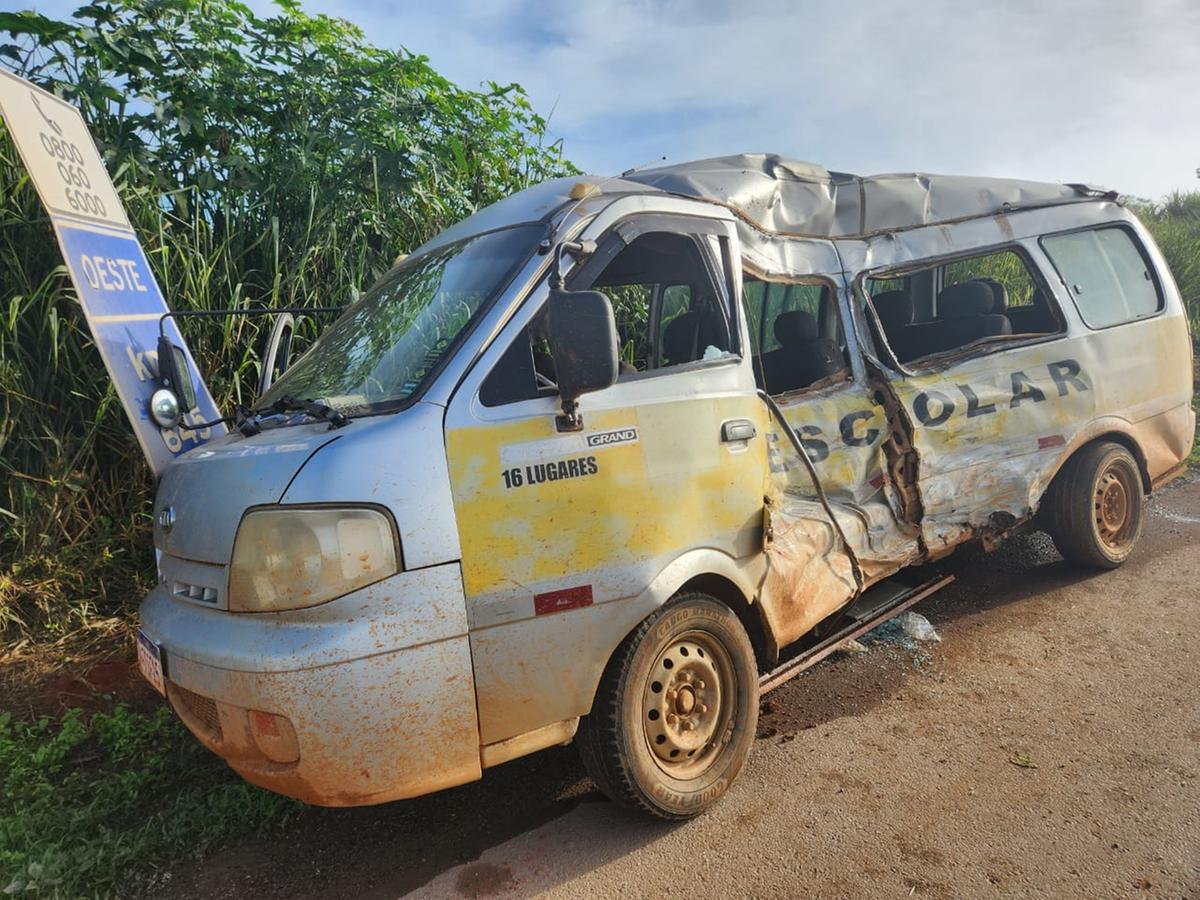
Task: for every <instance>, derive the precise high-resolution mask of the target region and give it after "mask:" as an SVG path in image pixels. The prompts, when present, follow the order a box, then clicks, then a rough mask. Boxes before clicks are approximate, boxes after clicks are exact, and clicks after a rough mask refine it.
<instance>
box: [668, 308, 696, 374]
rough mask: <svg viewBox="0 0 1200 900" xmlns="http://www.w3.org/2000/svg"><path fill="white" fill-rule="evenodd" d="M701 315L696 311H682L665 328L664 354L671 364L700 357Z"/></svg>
mask: <svg viewBox="0 0 1200 900" xmlns="http://www.w3.org/2000/svg"><path fill="white" fill-rule="evenodd" d="M699 338H700V316H698V315H697V314H696V313H694V312H685V313H680V314H679V315H677V316H676V317H675V318H673V319H672V320H671V321H670V322H668V323H667V327H666V328H665V329H663V336H662V348H663V355H664V356H665V357H666V358H667V362H668V363H670V364H671V365H675V366H677V365H679V364H680V363H686V362H692V361H694V360H696V359H698V358H699V356H698V353H699V351H701V350H703V349H704V348H703V347H699V346H698V345H699V343H700V341H699Z"/></svg>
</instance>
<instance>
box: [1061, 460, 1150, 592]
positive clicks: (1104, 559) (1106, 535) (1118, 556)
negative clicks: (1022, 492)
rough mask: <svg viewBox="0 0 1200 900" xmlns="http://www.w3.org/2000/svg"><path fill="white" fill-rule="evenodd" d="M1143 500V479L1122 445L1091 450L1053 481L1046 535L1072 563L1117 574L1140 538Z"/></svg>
mask: <svg viewBox="0 0 1200 900" xmlns="http://www.w3.org/2000/svg"><path fill="white" fill-rule="evenodd" d="M1143 499H1144V498H1143V496H1142V476H1141V472H1140V471H1139V470H1138V464H1137V461H1136V460H1135V459H1134V458H1133V456H1132V454H1130V452H1129V451H1128V450H1126V449H1125V448H1124V447H1122V446H1121V445H1120V444H1114V443H1111V442H1107V441H1104V442H1100V443H1096V444H1090V445H1088V446H1086V447H1084V448H1082V449H1081V450H1080V451H1079V452H1078V453H1077V454H1075V456H1073V457H1072V458H1071V459H1070V460H1069V461H1068V462H1067V464H1066V466H1064V468H1063V470H1062V471H1061V472H1060V473H1059V474H1058V476H1057V477H1056V478H1055V480H1054V485H1053V487H1052V489H1051V494H1050V497H1049V498H1048V501H1049V502H1048V507H1049V508H1048V510H1047V512H1048V516H1047V520H1046V530H1047V531H1049V532H1050V537H1051V538H1053V539H1054V546H1055V547H1057V548H1058V552H1059V553H1061V554H1062V555H1063V557H1064V558H1065V559H1067V560H1068V561H1070V562H1073V563H1076V564H1078V565H1081V566H1087V567H1088V568H1092V569H1115V568H1116V567H1117V566H1119V565H1121V563H1123V562H1125V560H1126V559H1127V558H1128V557H1129V554H1130V553H1132V552H1133V547H1134V544H1136V543H1137V539H1138V535H1139V534H1141V531H1142V507H1143Z"/></svg>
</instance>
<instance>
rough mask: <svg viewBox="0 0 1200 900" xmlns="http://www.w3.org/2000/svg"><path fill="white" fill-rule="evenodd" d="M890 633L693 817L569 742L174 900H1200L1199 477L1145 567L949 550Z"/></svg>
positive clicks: (309, 825)
mask: <svg viewBox="0 0 1200 900" xmlns="http://www.w3.org/2000/svg"><path fill="white" fill-rule="evenodd" d="M942 568H943V569H944V570H946V571H949V572H953V573H954V574H956V575H957V576H958V581H957V583H956V584H954V585H953V586H951V587H950V588H949V589H947V590H946V591H943V592H942V593H941V594H940V595H938V596H936V597H934V598H931V599H930V600H927V601H925V602H924V603H922V604H921V605H920V606H918V607H917V611H919V612H921V613H923V614H924V615H926V616H928V617H929V619H930V620H931V621H932V622H933V623H934V625H935V626H936V627H937V629H938V630H939V632H940V633H941V635H942V637H943V639H944V642H943V643H941V644H932V645H931V644H922V645H919V646H915V647H907V646H904V645H902V644H899V643H895V642H877V643H875V644H874V645H873V646H872V647H871V649H870V651H869V652H868V653H865V654H855V655H850V654H838V655H837V656H836V657H835V658H833V659H832V660H831V661H829V662H827V663H824V664H822V665H820V666H818V667H816V668H815V669H814V670H812V671H811V672H809V673H808V674H806V675H804V676H802V677H801V678H799V679H797V680H796V681H794V682H792V683H790V684H788V685H787V686H785V687H783V688H781V689H779V690H778V691H776V692H775V693H773V694H771V695H770V696H769V698H768V700H767V702H766V703H765V706H764V714H763V718H762V725H761V728H760V738H759V740H758V741H757V743H756V746H755V750H754V754H753V756H752V757H751V761H750V763H749V764H748V766H747V768H746V770H744V771H743V773H742V776H741V778H740V779H739V781H738V782H737V783H736V784H735V785H734V788H733V790H732V792H731V793H730V795H729V796H728V797H727V798H726V799H725V800H723V801H722V802H721V803H720V804H719V805H718V806H717V808H715V809H714V810H713V811H712V812H711V813H710V814H708V815H706V816H703V817H701V818H700V819H699V820H697V821H694V822H690V823H687V824H684V825H676V826H671V825H663V824H658V823H652V822H647V821H644V820H641V819H639V818H636V817H634V816H632V815H630V814H627V813H625V812H623V811H622V810H620V809H617V808H614V807H613V805H612V804H610V803H608V802H606V801H604V800H603V799H602V798H600V797H599V795H597V794H596V793H595V792H594V791H593V789H592V787H591V785H590V782H588V780H587V778H586V776H584V775H583V773H582V770H581V769H580V767H579V765H578V763H577V762H576V760H575V757H574V751H573V748H562V749H558V750H555V751H552V752H549V753H545V754H542V755H540V756H536V757H531V758H529V759H526V760H519V761H516V762H513V763H509V764H508V765H506V766H503V767H501V768H499V769H495V770H492V771H490V772H488V773H486V775H485V779H484V781H483V782H481V783H478V784H475V785H468V786H466V787H463V788H459V789H456V790H454V791H449V792H446V793H444V794H440V795H435V796H432V797H427V798H422V799H420V800H416V801H409V802H407V803H396V804H391V805H388V806H384V807H380V808H375V809H360V810H319V811H316V810H315V811H313V812H312V813H310V814H308V815H306V816H305V817H304V818H303V819H302V821H301V822H300V824H299V826H298V827H297V828H296V829H295V831H294V833H293V834H292V835H291V836H290V837H289V838H288V839H286V840H283V841H254V842H250V843H247V844H245V845H242V846H241V847H238V848H236V849H232V850H228V851H225V852H223V853H221V854H218V855H216V856H214V857H211V858H209V859H207V860H202V861H199V862H197V863H196V864H194V865H191V866H189V867H188V868H187V869H185V870H183V871H179V872H177V873H175V875H174V876H173V877H172V878H171V880H170V882H169V883H168V890H167V891H166V894H167V895H174V896H211V897H234V896H251V895H252V896H258V897H263V896H267V897H272V896H279V897H282V896H302V897H317V896H321V897H381V898H382V897H398V896H402V895H404V894H405V893H408V892H416V893H417V895H422V896H436V897H463V896H468V897H470V896H495V897H524V896H533V895H540V894H543V893H544V894H546V895H548V896H552V897H579V896H587V897H610V896H611V897H617V896H627V897H628V896H643V895H649V896H667V895H676V896H689V897H723V898H729V897H742V896H754V897H788V896H813V897H817V896H820V897H1081V898H1084V897H1086V898H1099V897H1142V896H1150V897H1173V898H1180V897H1187V898H1200V777H1198V772H1200V482H1197V481H1195V480H1193V481H1192V482H1191V483H1187V484H1179V485H1176V486H1173V487H1172V488H1169V489H1168V490H1166V491H1165V492H1163V493H1162V494H1161V495H1159V496H1157V497H1156V498H1155V499H1154V500H1153V502H1152V504H1151V508H1150V512H1149V516H1148V521H1147V527H1146V531H1145V533H1144V535H1143V537H1142V542H1141V545H1140V547H1139V549H1138V551H1137V552H1136V554H1135V556H1134V557H1133V559H1132V560H1131V561H1130V562H1129V563H1128V564H1127V565H1126V566H1125V567H1124V568H1122V569H1121V570H1119V571H1117V572H1114V573H1109V574H1105V575H1099V576H1087V575H1081V574H1080V573H1079V572H1078V571H1075V570H1073V569H1071V568H1069V567H1068V566H1067V565H1066V564H1064V563H1063V562H1061V560H1059V558H1058V556H1057V554H1056V553H1055V552H1054V550H1053V548H1052V547H1051V546H1050V544H1049V541H1048V540H1047V539H1046V538H1044V537H1043V536H1041V535H1036V534H1035V535H1030V536H1027V537H1020V538H1016V539H1015V540H1014V541H1012V542H1011V543H1010V544H1009V545H1007V546H1006V547H1004V548H1002V549H1001V550H1000V551H998V552H996V553H994V554H990V555H982V554H978V553H974V554H968V553H964V554H960V555H958V556H956V557H955V558H953V559H952V560H950V561H947V562H946V563H945V564H943V566H942Z"/></svg>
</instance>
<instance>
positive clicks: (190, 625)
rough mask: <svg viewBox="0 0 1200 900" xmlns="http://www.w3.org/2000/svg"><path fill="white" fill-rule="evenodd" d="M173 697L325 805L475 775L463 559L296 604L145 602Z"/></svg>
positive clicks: (229, 748)
mask: <svg viewBox="0 0 1200 900" xmlns="http://www.w3.org/2000/svg"><path fill="white" fill-rule="evenodd" d="M142 620H143V630H144V631H145V632H146V634H147V636H148V637H150V638H151V639H152V640H155V641H157V642H158V643H159V644H160V646H161V647H162V648H163V651H164V656H165V660H166V679H167V696H168V699H169V700H170V702H171V705H172V707H173V708H174V709H175V710H176V712H177V713H178V714H179V716H180V718H181V719H182V720H183V722H184V724H185V725H187V727H188V728H189V730H191V731H192V733H193V734H195V735H196V737H197V738H198V739H199V740H200V741H202V742H203V743H204V744H205V745H206V746H208V747H209V748H210V749H212V750H213V751H214V752H215V753H217V754H219V755H220V756H222V757H223V758H224V759H225V760H226V761H227V762H228V763H229V765H230V766H231V767H232V768H233V769H234V770H235V771H236V772H238V774H240V775H241V776H242V777H244V778H245V779H246V780H247V781H250V782H252V783H253V784H257V785H259V786H261V787H264V788H267V789H269V790H272V791H275V792H277V793H281V794H286V795H288V796H291V797H296V798H298V799H300V800H303V801H305V802H307V803H313V804H317V805H321V806H358V805H365V804H370V803H382V802H385V801H388V800H396V799H400V798H404V797H415V796H418V795H420V794H426V793H429V792H431V791H436V790H440V789H442V788H446V787H452V786H454V785H458V784H462V783H464V782H467V781H472V780H474V779H476V778H478V777H479V776H480V757H479V731H478V720H477V717H476V711H475V689H474V682H473V678H472V672H471V655H470V647H469V644H468V638H467V625H466V612H465V607H464V603H463V594H462V582H461V577H460V574H459V567H458V565H457V564H453V565H447V566H437V567H432V568H429V569H422V570H420V571H418V572H412V573H401V574H399V575H395V576H393V577H391V578H388V579H386V580H384V581H382V582H379V583H378V584H375V585H371V586H369V587H366V588H363V589H362V590H359V591H356V592H354V593H353V594H349V595H347V596H346V597H343V598H341V599H339V600H335V601H332V602H330V603H327V604H323V605H321V606H319V607H313V608H312V609H308V610H298V611H295V612H291V613H264V614H254V615H248V614H231V613H228V612H224V611H221V610H216V609H210V608H204V607H202V606H200V605H199V604H198V603H196V602H194V601H190V600H186V599H182V598H179V597H174V596H171V595H170V593H169V591H168V589H167V587H166V586H165V585H160V586H159V587H158V588H156V589H155V590H154V591H153V592H152V593H151V594H150V596H149V597H147V598H146V600H145V602H144V603H143V604H142Z"/></svg>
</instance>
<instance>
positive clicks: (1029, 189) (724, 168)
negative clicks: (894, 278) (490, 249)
mask: <svg viewBox="0 0 1200 900" xmlns="http://www.w3.org/2000/svg"><path fill="white" fill-rule="evenodd" d="M624 178H625V180H626V181H627V182H628V181H633V182H638V183H640V184H644V185H646V186H648V187H654V188H658V189H660V190H663V191H667V192H670V193H673V194H682V195H684V196H688V197H696V198H699V199H704V200H710V201H713V202H716V203H720V204H721V205H723V206H727V207H729V208H730V209H732V210H733V211H734V212H735V213H736V214H737V215H738V216H739V217H740V218H742V219H743V220H744V221H746V222H747V223H749V224H750V225H752V226H754V227H755V228H756V229H759V230H761V231H766V232H769V233H772V234H780V235H795V236H804V237H823V238H831V237H855V236H861V235H867V234H873V233H875V232H880V231H895V230H899V229H904V228H917V227H920V226H923V225H934V224H937V223H940V222H951V221H955V220H958V219H967V218H974V217H977V216H986V215H995V214H997V213H1003V212H1011V211H1013V210H1016V209H1018V208H1028V207H1031V206H1050V205H1058V204H1062V203H1073V202H1080V201H1086V200H1088V199H1093V198H1094V197H1095V196H1096V195H1097V194H1098V193H1101V191H1100V189H1097V188H1091V187H1086V186H1083V185H1066V184H1052V183H1048V182H1040V181H1019V180H1016V179H1010V178H981V177H972V176H964V175H931V174H927V173H921V172H905V173H895V174H885V175H865V176H864V175H851V174H848V173H845V172H830V171H828V170H826V169H825V168H824V167H822V166H819V165H816V164H815V163H808V162H801V161H799V160H791V159H786V158H784V157H782V156H778V155H775V154H771V153H744V154H740V155H737V156H721V157H715V158H713V159H702V160H697V161H695V162H686V163H679V164H678V165H672V166H663V167H660V168H655V169H644V170H642V171H640V172H634V173H630V174H627V175H625V176H624Z"/></svg>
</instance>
